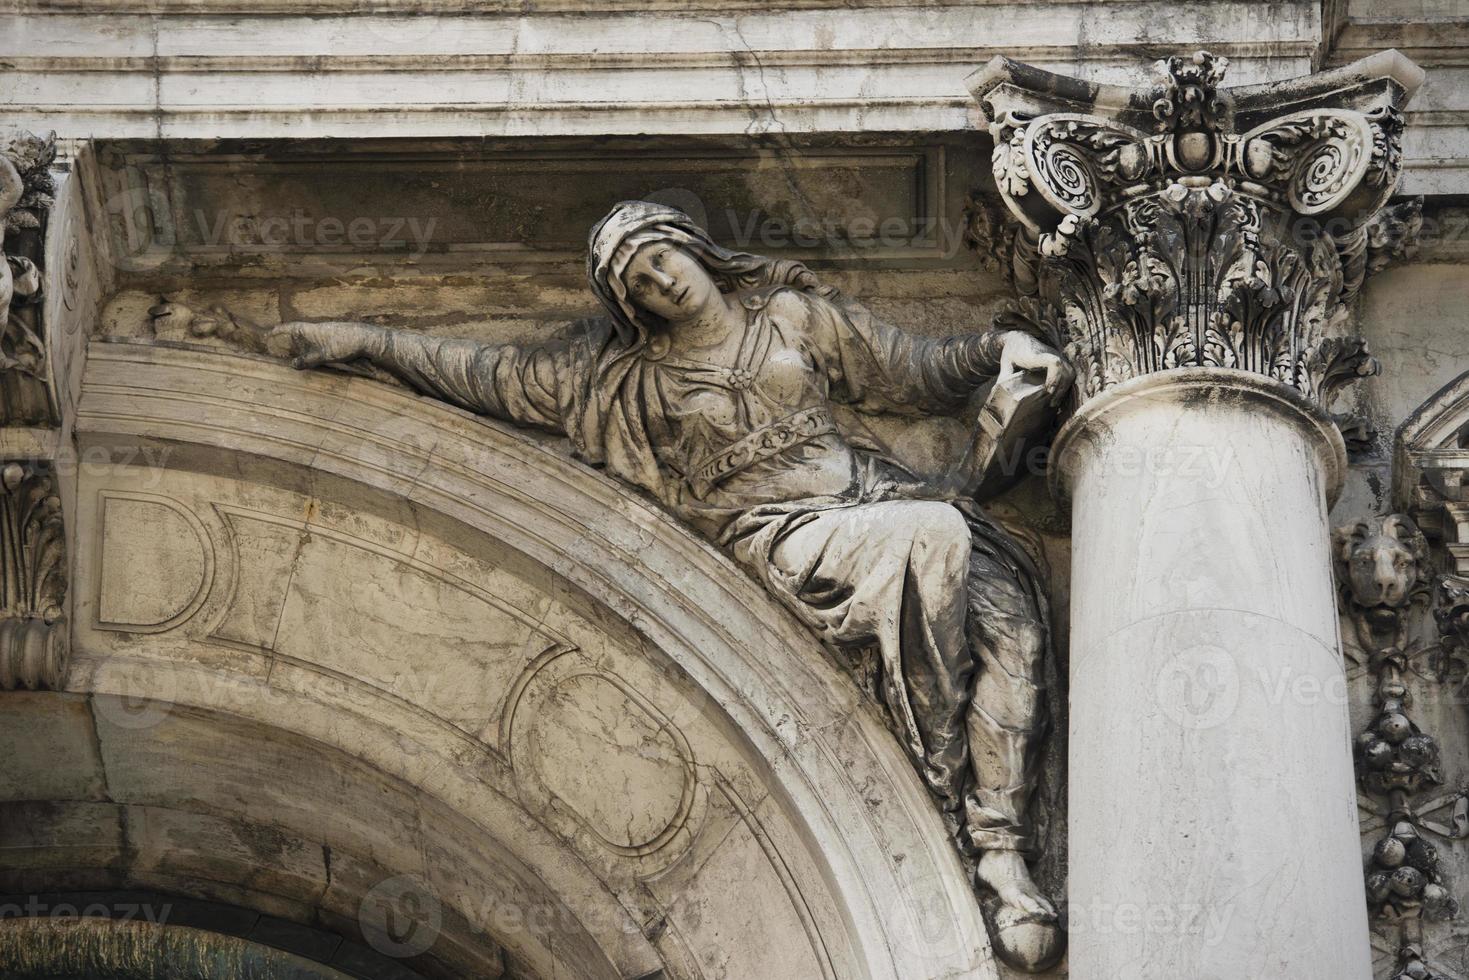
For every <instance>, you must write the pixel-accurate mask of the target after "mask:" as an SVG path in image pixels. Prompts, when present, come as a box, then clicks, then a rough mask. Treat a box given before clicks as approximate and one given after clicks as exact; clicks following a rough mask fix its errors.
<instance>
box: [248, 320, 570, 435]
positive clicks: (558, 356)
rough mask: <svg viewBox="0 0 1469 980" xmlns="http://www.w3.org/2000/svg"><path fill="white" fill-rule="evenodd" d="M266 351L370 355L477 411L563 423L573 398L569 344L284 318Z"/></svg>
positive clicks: (322, 361)
mask: <svg viewBox="0 0 1469 980" xmlns="http://www.w3.org/2000/svg"><path fill="white" fill-rule="evenodd" d="M268 346H269V347H270V349H271V351H272V352H273V353H275V354H277V355H279V356H283V357H288V358H290V361H291V364H292V366H293V367H296V368H300V369H306V368H313V367H321V366H323V365H329V364H338V365H344V366H349V365H351V364H352V363H353V362H358V363H360V362H368V363H371V364H374V365H376V366H377V367H380V368H382V369H383V370H385V371H387V372H388V373H390V374H392V375H393V376H395V377H397V378H398V379H400V380H401V381H403V382H404V383H405V384H407V385H408V386H409V387H411V388H413V389H414V390H415V391H419V392H421V393H423V394H426V395H431V396H433V397H435V398H441V399H443V400H444V401H447V402H451V403H453V404H455V405H458V406H460V407H461V408H465V409H468V410H469V411H471V412H476V413H479V414H481V415H489V416H492V417H494V418H498V419H503V420H505V421H507V422H513V423H515V424H516V425H530V426H536V427H539V428H543V429H550V430H552V431H556V432H564V431H565V426H566V423H565V419H566V417H567V414H568V412H569V411H570V405H571V384H572V379H571V363H570V362H571V358H570V345H569V344H568V343H566V342H564V341H563V342H552V343H546V344H534V345H526V346H521V345H516V344H486V343H481V342H479V341H474V340H453V339H446V338H441V337H428V336H424V335H423V334H420V333H416V332H414V331H411V330H391V329H389V328H387V327H379V326H375V325H373V324H370V323H354V322H341V321H335V322H333V321H328V322H321V323H305V322H292V323H283V324H281V325H280V326H278V327H276V328H275V329H274V330H272V331H271V334H270V338H269V340H268Z"/></svg>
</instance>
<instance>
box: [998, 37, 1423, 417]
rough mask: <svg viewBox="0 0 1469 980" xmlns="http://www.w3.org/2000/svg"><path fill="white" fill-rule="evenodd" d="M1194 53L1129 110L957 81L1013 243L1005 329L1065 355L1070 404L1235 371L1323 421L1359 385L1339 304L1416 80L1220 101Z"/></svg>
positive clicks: (1388, 74)
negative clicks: (1301, 403)
mask: <svg viewBox="0 0 1469 980" xmlns="http://www.w3.org/2000/svg"><path fill="white" fill-rule="evenodd" d="M1227 66H1228V63H1227V61H1226V60H1225V59H1223V58H1216V57H1214V56H1213V55H1210V54H1209V53H1207V52H1199V53H1197V54H1195V55H1194V56H1193V57H1192V58H1191V59H1183V58H1177V57H1174V58H1169V59H1167V60H1165V61H1163V62H1160V63H1159V67H1160V69H1162V71H1163V74H1164V76H1165V82H1164V84H1163V85H1162V86H1160V87H1158V88H1155V89H1151V90H1142V89H1139V90H1131V89H1125V88H1120V87H1115V86H1101V85H1095V84H1092V83H1088V82H1083V81H1081V80H1079V79H1074V78H1068V77H1065V76H1060V75H1054V74H1051V73H1050V72H1046V71H1043V70H1040V69H1036V68H1032V67H1030V66H1027V65H1022V64H1019V63H1016V62H1013V61H1010V60H1008V59H1005V58H996V59H994V60H992V61H991V62H990V63H989V64H988V65H987V66H986V67H985V68H983V69H981V70H980V71H979V72H977V73H976V74H974V75H973V76H971V77H970V79H969V86H970V89H971V91H972V92H973V94H974V96H975V98H976V99H977V100H978V102H979V104H980V106H981V109H982V112H983V114H984V116H985V118H986V120H987V122H988V124H989V129H990V133H991V135H992V136H993V138H994V141H995V149H994V153H993V159H992V165H993V171H994V177H995V181H996V184H997V186H998V189H999V193H1000V197H1001V199H1002V200H1003V201H1004V202H1005V205H1006V207H1007V208H1008V210H1009V212H1010V213H1011V214H1012V215H1013V217H1014V218H1015V219H1016V220H1017V221H1018V222H1019V224H1020V226H1021V227H1020V229H1019V231H1018V233H1017V234H1016V235H1015V237H1014V246H1013V249H1012V255H1011V257H1010V260H1011V263H1012V265H1013V268H1012V270H1011V271H1012V277H1011V278H1012V279H1013V281H1014V284H1015V286H1016V291H1017V297H1016V312H1015V313H1014V314H1012V315H1010V317H1009V319H1010V320H1011V323H1010V324H1009V325H1012V326H1022V327H1027V328H1029V329H1031V330H1033V331H1035V332H1037V333H1039V334H1040V335H1042V336H1043V337H1045V338H1046V339H1048V340H1050V341H1051V342H1052V343H1054V344H1056V345H1057V346H1059V347H1062V348H1064V349H1065V350H1066V351H1067V353H1068V354H1070V355H1071V357H1072V359H1073V361H1074V363H1075V366H1076V368H1077V395H1078V399H1079V400H1080V401H1085V400H1086V399H1088V398H1090V397H1092V396H1095V395H1097V394H1099V393H1100V392H1102V391H1103V390H1105V389H1107V388H1110V387H1111V386H1113V385H1115V384H1118V383H1120V382H1122V381H1126V380H1128V379H1130V378H1133V377H1138V376H1140V375H1144V374H1150V373H1154V372H1157V371H1162V370H1168V369H1171V368H1178V367H1223V368H1237V369H1242V370H1246V371H1252V372H1256V373H1260V374H1264V375H1266V376H1269V377H1271V378H1274V379H1275V380H1277V381H1280V382H1282V383H1284V384H1287V385H1289V386H1291V387H1293V388H1296V389H1297V390H1299V391H1301V392H1302V393H1303V394H1305V395H1306V396H1307V397H1308V398H1310V399H1311V400H1313V401H1314V402H1316V403H1317V404H1318V405H1320V406H1321V407H1323V408H1327V407H1329V405H1330V403H1331V401H1332V399H1333V396H1334V393H1335V391H1336V390H1337V389H1338V388H1340V386H1341V385H1342V384H1344V383H1346V382H1348V381H1351V380H1353V379H1355V378H1358V377H1362V376H1365V375H1368V374H1372V373H1375V371H1376V364H1375V362H1374V361H1373V360H1372V359H1371V358H1370V356H1369V355H1368V353H1367V349H1366V345H1365V344H1364V343H1363V342H1362V341H1360V340H1358V339H1356V338H1352V337H1350V336H1348V335H1347V333H1348V331H1347V325H1348V320H1349V304H1350V302H1351V300H1352V299H1353V298H1354V297H1355V295H1356V293H1357V291H1358V289H1359V288H1360V286H1361V283H1362V280H1363V278H1364V277H1365V275H1366V273H1367V272H1368V271H1370V270H1371V269H1372V268H1374V267H1376V266H1379V265H1381V264H1383V263H1382V255H1381V254H1380V253H1383V252H1384V251H1385V244H1386V240H1387V239H1389V238H1398V239H1401V238H1403V237H1404V236H1405V235H1407V234H1410V233H1411V232H1412V230H1413V228H1414V227H1415V224H1414V223H1415V221H1416V218H1417V211H1416V209H1415V208H1414V206H1413V204H1412V203H1410V204H1408V205H1406V206H1397V207H1387V204H1388V201H1389V199H1390V198H1391V196H1392V195H1393V193H1394V191H1395V189H1396V187H1397V182H1398V176H1399V173H1400V171H1401V169H1402V150H1401V144H1402V133H1403V114H1402V107H1403V105H1404V104H1405V103H1406V101H1407V100H1408V98H1409V97H1410V96H1411V94H1412V93H1413V91H1414V90H1415V89H1416V88H1417V87H1418V85H1419V83H1420V82H1421V80H1422V77H1423V73H1422V71H1421V70H1420V69H1418V68H1417V67H1416V66H1415V65H1413V64H1412V63H1411V62H1409V61H1408V60H1407V59H1406V58H1404V57H1403V56H1402V55H1400V54H1398V53H1397V52H1394V51H1388V52H1383V53H1381V54H1378V55H1374V56H1372V57H1369V58H1365V59H1363V60H1361V61H1358V62H1356V63H1354V64H1352V65H1348V66H1346V67H1344V68H1340V69H1336V70H1334V71H1328V72H1323V73H1320V74H1317V75H1311V76H1307V77H1304V78H1300V79H1295V80H1291V81H1285V82H1279V83H1274V84H1268V85H1256V86H1249V87H1242V88H1237V89H1228V90H1226V89H1221V88H1220V87H1219V85H1220V83H1221V81H1222V80H1223V77H1224V74H1225V70H1226V69H1227Z"/></svg>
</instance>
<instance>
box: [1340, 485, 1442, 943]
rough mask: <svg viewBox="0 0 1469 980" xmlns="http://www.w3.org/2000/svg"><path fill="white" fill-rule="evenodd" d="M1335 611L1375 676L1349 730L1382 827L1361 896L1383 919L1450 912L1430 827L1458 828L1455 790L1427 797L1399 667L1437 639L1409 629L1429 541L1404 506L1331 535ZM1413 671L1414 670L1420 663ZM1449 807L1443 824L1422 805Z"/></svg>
mask: <svg viewBox="0 0 1469 980" xmlns="http://www.w3.org/2000/svg"><path fill="white" fill-rule="evenodd" d="M1335 547H1336V550H1337V553H1336V567H1337V578H1338V581H1339V583H1340V586H1341V604H1342V612H1343V614H1344V615H1345V616H1346V618H1347V620H1348V621H1349V622H1350V623H1351V625H1352V633H1353V634H1354V636H1355V639H1356V642H1357V645H1358V646H1359V647H1360V649H1361V650H1362V652H1363V654H1365V656H1366V658H1367V660H1366V666H1367V668H1368V670H1369V671H1370V672H1371V673H1372V675H1373V676H1374V677H1375V678H1376V694H1375V698H1376V705H1377V715H1376V717H1375V718H1374V719H1373V721H1372V722H1371V723H1370V724H1369V725H1368V727H1367V728H1366V730H1365V731H1363V732H1361V733H1360V734H1359V735H1358V737H1357V742H1356V756H1357V777H1358V782H1359V784H1360V786H1361V788H1362V790H1363V792H1365V793H1366V794H1368V795H1369V796H1370V797H1371V798H1373V799H1376V800H1380V801H1381V811H1380V816H1381V817H1382V818H1383V821H1384V824H1385V826H1386V828H1387V831H1388V832H1387V834H1386V835H1385V836H1383V837H1382V838H1381V839H1380V840H1378V841H1377V842H1376V844H1375V845H1374V847H1373V851H1372V857H1371V860H1370V862H1369V864H1368V868H1367V900H1368V903H1369V905H1370V907H1371V910H1372V913H1373V914H1374V915H1375V916H1378V917H1379V918H1382V919H1389V920H1394V919H1411V918H1426V919H1444V918H1448V917H1450V916H1453V915H1454V914H1455V913H1456V912H1457V911H1458V904H1457V902H1455V901H1454V900H1453V898H1452V897H1451V896H1450V894H1449V891H1448V889H1447V888H1446V887H1445V885H1444V881H1443V878H1442V875H1441V873H1440V869H1439V856H1438V851H1437V849H1436V848H1435V846H1434V845H1433V843H1432V842H1431V840H1430V839H1429V837H1430V836H1438V837H1444V838H1458V837H1462V836H1464V832H1465V830H1466V829H1469V825H1466V820H1469V811H1466V810H1465V801H1464V798H1463V797H1462V796H1458V795H1450V796H1447V797H1443V798H1442V799H1433V800H1427V799H1425V798H1424V796H1423V794H1424V793H1425V792H1426V791H1428V790H1431V789H1433V788H1435V787H1437V786H1441V785H1442V784H1443V782H1444V777H1443V772H1442V769H1441V765H1440V750H1439V744H1438V741H1437V740H1436V739H1434V737H1433V736H1432V735H1430V734H1428V733H1427V732H1424V731H1423V730H1421V729H1420V728H1419V726H1418V724H1417V723H1416V722H1415V721H1414V720H1413V718H1412V712H1411V709H1412V697H1411V694H1410V692H1409V688H1408V684H1407V680H1408V674H1409V672H1410V671H1412V670H1413V669H1414V667H1415V665H1426V664H1428V663H1429V662H1430V661H1431V660H1433V659H1434V656H1435V654H1436V653H1437V645H1436V643H1435V642H1434V641H1433V640H1426V639H1424V638H1421V637H1420V636H1418V635H1417V634H1418V633H1419V632H1420V631H1419V630H1418V629H1417V628H1416V627H1417V622H1416V620H1415V617H1414V615H1413V613H1414V611H1415V609H1419V610H1421V609H1422V608H1423V606H1424V605H1425V604H1426V603H1427V602H1428V601H1429V598H1430V596H1431V594H1432V590H1433V579H1432V576H1431V573H1430V571H1429V549H1428V541H1427V539H1426V538H1424V536H1423V534H1422V532H1421V531H1419V529H1418V527H1417V525H1415V524H1414V523H1413V520H1412V519H1411V518H1410V517H1408V516H1407V515H1406V514H1390V515H1388V516H1386V517H1378V518H1373V519H1371V520H1364V521H1357V522H1356V523H1354V524H1350V525H1347V526H1346V527H1342V528H1338V529H1337V531H1336V535H1335ZM1419 673H1422V670H1419ZM1446 807H1452V813H1453V820H1452V824H1451V825H1445V824H1443V823H1441V822H1438V821H1435V820H1432V819H1429V818H1428V817H1427V814H1431V813H1433V812H1435V811H1438V810H1441V809H1445V808H1446Z"/></svg>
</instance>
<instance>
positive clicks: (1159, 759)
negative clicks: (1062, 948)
mask: <svg viewBox="0 0 1469 980" xmlns="http://www.w3.org/2000/svg"><path fill="white" fill-rule="evenodd" d="M1053 459H1054V460H1055V465H1054V471H1053V478H1054V479H1055V480H1056V483H1057V486H1056V490H1057V491H1058V492H1060V493H1061V494H1062V495H1063V496H1064V497H1067V498H1069V499H1070V501H1071V510H1072V535H1073V537H1072V549H1073V552H1072V555H1073V558H1072V577H1071V646H1070V649H1071V654H1070V675H1071V684H1070V697H1071V709H1070V729H1071V730H1070V762H1069V772H1070V776H1069V779H1070V796H1069V806H1068V810H1069V823H1070V847H1069V861H1070V868H1069V877H1070V885H1069V896H1068V898H1069V901H1068V910H1067V918H1068V926H1069V929H1070V975H1071V976H1073V977H1075V978H1077V980H1121V978H1128V980H1132V978H1141V977H1187V978H1189V980H1261V978H1265V977H1286V976H1293V977H1330V978H1332V980H1369V978H1370V976H1371V970H1370V965H1371V956H1370V952H1369V948H1368V926H1367V911H1366V909H1367V906H1366V899H1365V895H1364V887H1363V878H1362V858H1361V846H1360V839H1359V836H1358V828H1357V808H1356V790H1355V783H1354V777H1353V771H1352V750H1351V744H1350V730H1349V726H1348V720H1347V701H1346V681H1345V676H1344V671H1343V665H1342V656H1341V652H1340V649H1341V648H1340V643H1339V639H1338V632H1337V614H1336V603H1335V592H1334V588H1333V580H1332V571H1331V565H1330V547H1329V528H1328V523H1327V509H1328V504H1329V502H1330V501H1331V500H1333V499H1334V497H1335V495H1336V494H1337V493H1338V491H1339V490H1340V488H1341V481H1342V477H1343V472H1344V468H1345V465H1346V454H1345V451H1344V448H1343V445H1342V439H1341V435H1340V433H1339V432H1338V431H1337V429H1336V427H1335V426H1334V425H1332V423H1331V422H1330V420H1329V419H1327V418H1326V417H1325V415H1324V414H1323V413H1322V412H1321V411H1320V410H1319V409H1317V408H1316V407H1314V406H1313V405H1312V404H1311V403H1310V402H1308V401H1307V400H1306V399H1305V398H1304V397H1302V396H1301V395H1300V394H1299V393H1297V392H1296V391H1294V390H1293V389H1290V388H1287V387H1286V386H1284V385H1281V384H1278V383H1277V382H1275V381H1273V380H1271V379H1269V378H1267V377H1264V376H1261V375H1257V374H1251V373H1246V372H1244V371H1235V370H1226V369H1216V368H1184V369H1176V370H1168V371H1162V372H1158V373H1155V374H1149V375H1145V376H1142V377H1138V378H1135V379H1133V380H1131V381H1128V382H1125V383H1122V384H1118V385H1116V386H1113V387H1110V388H1108V389H1107V390H1106V391H1105V392H1103V393H1102V394H1100V395H1098V396H1096V397H1094V398H1092V399H1090V400H1089V401H1088V402H1086V403H1085V404H1084V405H1083V407H1082V408H1081V410H1080V411H1079V412H1078V413H1077V414H1076V415H1075V416H1074V417H1073V418H1072V419H1071V420H1070V421H1069V422H1068V423H1067V424H1066V426H1065V427H1064V428H1063V429H1062V431H1061V433H1060V435H1059V436H1058V438H1057V440H1056V444H1055V450H1054V456H1053Z"/></svg>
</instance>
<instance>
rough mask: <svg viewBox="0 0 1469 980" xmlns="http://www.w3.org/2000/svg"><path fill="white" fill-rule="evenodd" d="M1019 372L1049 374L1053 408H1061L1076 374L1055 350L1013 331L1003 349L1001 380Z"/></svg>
mask: <svg viewBox="0 0 1469 980" xmlns="http://www.w3.org/2000/svg"><path fill="white" fill-rule="evenodd" d="M1019 371H1044V372H1046V380H1045V389H1046V394H1047V395H1049V396H1050V398H1051V404H1052V405H1056V404H1059V403H1060V401H1061V400H1062V399H1063V398H1065V397H1066V393H1067V391H1069V390H1070V388H1071V382H1072V380H1073V379H1074V378H1075V377H1076V372H1075V370H1073V369H1072V367H1071V365H1070V364H1069V363H1067V361H1066V358H1064V357H1062V356H1061V355H1060V354H1059V353H1057V352H1056V351H1055V350H1053V349H1051V348H1050V347H1047V346H1046V345H1045V344H1043V343H1041V342H1040V341H1039V340H1036V339H1035V338H1034V337H1032V336H1031V335H1030V334H1028V333H1021V332H1020V331H1018V330H1011V331H1009V332H1008V333H1006V334H1005V342H1004V346H1003V347H1001V348H1000V377H1001V378H1002V379H1003V378H1008V377H1010V376H1011V375H1013V374H1016V373H1017V372H1019Z"/></svg>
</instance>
